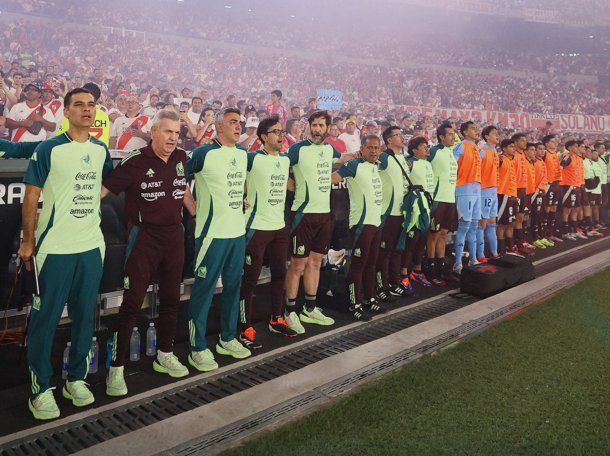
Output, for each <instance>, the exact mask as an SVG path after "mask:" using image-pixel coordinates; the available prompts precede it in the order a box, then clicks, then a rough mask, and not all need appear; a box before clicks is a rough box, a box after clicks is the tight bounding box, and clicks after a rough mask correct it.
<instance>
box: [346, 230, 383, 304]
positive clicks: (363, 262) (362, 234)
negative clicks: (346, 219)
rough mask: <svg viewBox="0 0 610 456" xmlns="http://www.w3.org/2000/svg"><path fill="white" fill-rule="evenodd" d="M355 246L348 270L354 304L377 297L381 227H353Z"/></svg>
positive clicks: (351, 297)
mask: <svg viewBox="0 0 610 456" xmlns="http://www.w3.org/2000/svg"><path fill="white" fill-rule="evenodd" d="M351 233H352V239H353V240H354V247H353V248H352V256H351V260H350V266H349V271H348V272H347V287H348V290H349V299H350V304H351V305H352V306H354V305H356V304H359V303H360V302H361V301H362V294H363V290H364V299H366V300H367V301H368V300H369V299H371V298H373V297H375V272H376V265H377V256H378V252H379V243H380V242H381V228H379V227H377V226H373V225H364V226H363V227H360V228H357V227H353V228H352V229H351Z"/></svg>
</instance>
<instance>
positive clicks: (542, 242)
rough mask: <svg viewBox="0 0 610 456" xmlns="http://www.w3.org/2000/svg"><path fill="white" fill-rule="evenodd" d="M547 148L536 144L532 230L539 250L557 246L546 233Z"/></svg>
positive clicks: (531, 216) (531, 217)
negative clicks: (545, 158) (545, 160)
mask: <svg viewBox="0 0 610 456" xmlns="http://www.w3.org/2000/svg"><path fill="white" fill-rule="evenodd" d="M545 153H546V147H545V145H544V144H542V143H536V149H535V152H534V160H533V163H534V187H535V190H534V194H533V195H532V199H531V202H532V213H531V215H530V219H531V223H530V229H531V231H532V239H533V240H534V245H535V246H536V247H537V248H539V249H546V248H547V247H553V246H554V245H555V244H554V243H553V242H552V241H550V240H549V239H547V238H545V237H544V235H545V233H546V190H547V188H548V177H547V169H546V165H545V164H544V155H545Z"/></svg>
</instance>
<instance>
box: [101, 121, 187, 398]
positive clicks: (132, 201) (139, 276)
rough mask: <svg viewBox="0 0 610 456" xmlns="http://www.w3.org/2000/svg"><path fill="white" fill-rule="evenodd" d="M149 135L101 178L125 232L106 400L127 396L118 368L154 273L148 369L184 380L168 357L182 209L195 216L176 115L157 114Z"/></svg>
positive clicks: (172, 333) (173, 326)
mask: <svg viewBox="0 0 610 456" xmlns="http://www.w3.org/2000/svg"><path fill="white" fill-rule="evenodd" d="M150 131H151V138H152V140H151V142H150V144H149V145H148V146H146V147H143V148H142V149H140V150H137V151H134V152H131V153H130V154H129V155H128V156H127V157H125V158H124V159H123V160H122V161H121V163H120V164H119V165H118V166H117V167H116V169H115V170H114V171H113V172H112V173H111V174H110V175H109V176H108V177H106V178H105V179H104V188H103V190H102V195H105V194H106V193H108V192H109V191H110V192H112V193H114V194H116V195H118V194H120V193H122V192H125V212H126V214H127V216H128V229H129V239H128V242H127V254H126V259H125V276H124V284H123V285H124V288H125V293H124V295H123V302H122V304H121V308H120V309H119V319H118V324H117V326H118V327H117V331H116V332H115V333H114V344H113V350H112V362H111V364H110V370H109V371H108V378H107V379H106V394H108V395H109V396H124V395H126V394H127V385H126V384H125V379H124V374H123V368H124V365H125V359H126V357H127V354H128V352H129V339H130V336H131V332H132V328H133V327H134V326H135V325H136V323H137V320H138V315H139V311H140V307H141V306H142V303H143V302H144V297H145V296H146V291H147V289H148V286H149V285H150V282H151V280H152V278H153V276H154V275H155V273H158V277H159V296H160V301H161V306H160V310H159V321H158V329H159V331H158V337H157V353H156V359H155V361H154V362H153V369H154V370H155V371H156V372H160V373H164V374H168V375H170V376H171V377H175V378H178V377H184V376H185V375H188V369H187V368H186V366H184V365H183V364H182V363H181V362H180V361H179V360H178V358H177V357H176V356H175V355H174V353H173V345H174V337H175V333H176V322H177V320H178V306H179V304H180V282H181V280H182V268H183V266H184V229H183V226H182V206H183V204H184V205H185V206H187V208H188V209H189V211H190V212H191V214H192V215H195V204H194V202H193V200H192V197H191V196H190V190H189V187H188V184H187V182H186V174H185V169H186V152H185V151H184V150H182V149H179V148H177V147H176V146H177V144H178V136H179V134H180V117H179V116H178V113H176V112H174V111H167V110H161V111H159V112H158V113H157V114H156V115H155V118H154V119H153V122H152V126H151V130H150ZM185 196H186V197H187V198H186V199H185Z"/></svg>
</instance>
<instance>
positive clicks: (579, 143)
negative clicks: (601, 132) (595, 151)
mask: <svg viewBox="0 0 610 456" xmlns="http://www.w3.org/2000/svg"><path fill="white" fill-rule="evenodd" d="M584 143H585V142H584V141H583V140H582V139H577V140H576V144H577V145H579V146H582V145H583V144H584Z"/></svg>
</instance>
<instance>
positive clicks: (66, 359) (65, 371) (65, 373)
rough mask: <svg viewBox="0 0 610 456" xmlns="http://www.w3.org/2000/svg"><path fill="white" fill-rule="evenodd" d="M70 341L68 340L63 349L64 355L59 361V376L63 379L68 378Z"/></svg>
mask: <svg viewBox="0 0 610 456" xmlns="http://www.w3.org/2000/svg"><path fill="white" fill-rule="evenodd" d="M71 345H72V343H71V342H68V344H67V345H66V348H65V350H64V356H63V359H62V362H61V378H63V379H64V380H65V379H67V378H68V365H69V364H70V346H71Z"/></svg>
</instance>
